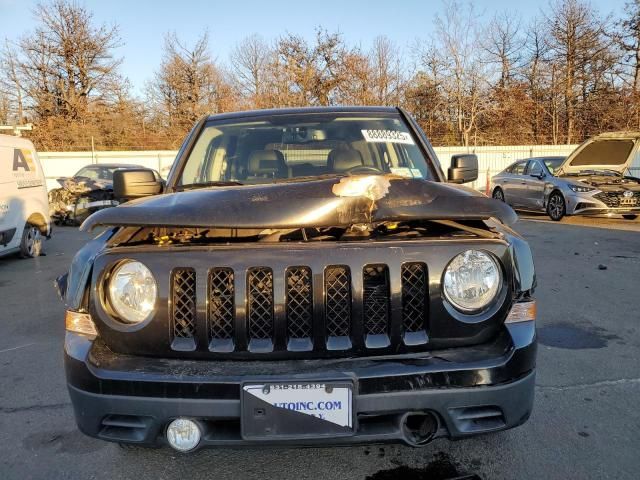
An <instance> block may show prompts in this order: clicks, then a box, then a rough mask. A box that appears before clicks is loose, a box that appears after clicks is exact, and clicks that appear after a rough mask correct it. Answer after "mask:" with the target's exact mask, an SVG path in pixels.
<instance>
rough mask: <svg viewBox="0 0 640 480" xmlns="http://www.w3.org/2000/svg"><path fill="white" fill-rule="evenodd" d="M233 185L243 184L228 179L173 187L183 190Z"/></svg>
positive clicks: (179, 190) (176, 189) (178, 190)
mask: <svg viewBox="0 0 640 480" xmlns="http://www.w3.org/2000/svg"><path fill="white" fill-rule="evenodd" d="M233 185H244V184H243V183H241V182H236V181H235V180H228V181H221V180H218V181H211V182H200V183H189V184H187V185H179V186H177V187H176V188H175V191H176V192H182V191H184V190H194V189H196V188H206V187H230V186H233Z"/></svg>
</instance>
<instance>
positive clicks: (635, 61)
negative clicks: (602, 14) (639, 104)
mask: <svg viewBox="0 0 640 480" xmlns="http://www.w3.org/2000/svg"><path fill="white" fill-rule="evenodd" d="M624 11H625V16H624V18H622V19H621V20H620V22H619V24H618V25H619V27H620V34H619V42H620V47H621V48H622V50H623V52H624V56H623V58H622V63H623V65H624V66H625V67H627V68H629V70H630V71H631V78H632V81H631V85H632V89H633V92H634V93H635V94H639V93H640V0H629V1H628V2H627V3H626V4H625V7H624Z"/></svg>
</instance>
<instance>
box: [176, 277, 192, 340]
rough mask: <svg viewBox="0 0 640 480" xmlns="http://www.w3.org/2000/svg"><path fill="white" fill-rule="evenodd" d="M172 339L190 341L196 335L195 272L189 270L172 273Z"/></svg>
mask: <svg viewBox="0 0 640 480" xmlns="http://www.w3.org/2000/svg"><path fill="white" fill-rule="evenodd" d="M171 285H172V288H171V314H172V315H171V317H172V318H173V337H174V338H175V339H178V338H189V339H192V338H193V337H194V335H195V333H196V272H195V270H193V269H191V268H179V269H176V270H174V271H173V281H172V282H171Z"/></svg>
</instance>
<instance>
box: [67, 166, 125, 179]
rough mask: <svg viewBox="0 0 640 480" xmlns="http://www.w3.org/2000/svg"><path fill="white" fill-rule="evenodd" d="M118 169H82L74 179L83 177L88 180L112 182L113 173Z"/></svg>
mask: <svg viewBox="0 0 640 480" xmlns="http://www.w3.org/2000/svg"><path fill="white" fill-rule="evenodd" d="M117 169H118V167H84V168H83V169H81V170H80V171H79V172H78V173H76V174H75V175H74V177H84V178H88V179H90V180H113V172H115V171H116V170H117Z"/></svg>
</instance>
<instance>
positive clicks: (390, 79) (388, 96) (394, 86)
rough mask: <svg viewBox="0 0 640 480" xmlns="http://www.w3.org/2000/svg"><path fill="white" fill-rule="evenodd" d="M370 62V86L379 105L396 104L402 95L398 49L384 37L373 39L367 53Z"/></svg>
mask: <svg viewBox="0 0 640 480" xmlns="http://www.w3.org/2000/svg"><path fill="white" fill-rule="evenodd" d="M369 58H370V61H371V73H372V78H371V79H370V85H371V88H372V89H373V94H374V98H375V102H376V103H377V104H379V105H395V104H398V103H399V101H400V98H401V94H402V87H403V85H402V83H403V78H402V65H401V61H400V53H399V50H398V47H397V46H396V45H395V44H394V43H393V42H392V41H391V40H390V39H389V37H386V36H384V35H381V36H378V37H376V38H374V39H373V47H372V48H371V52H370V53H369Z"/></svg>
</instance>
